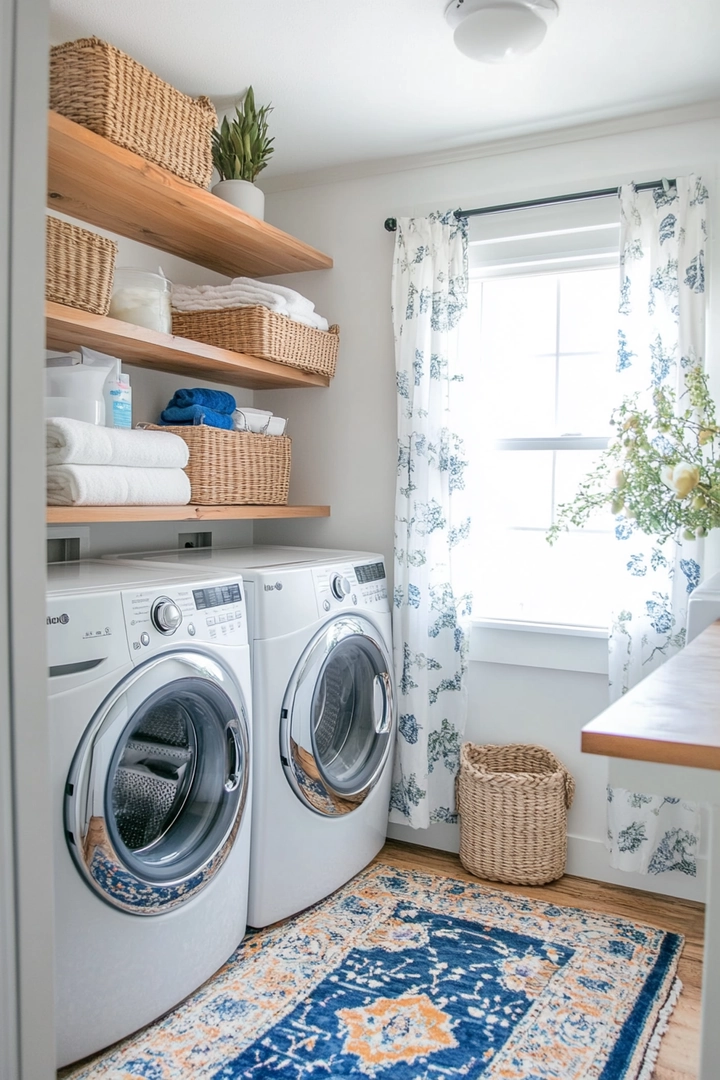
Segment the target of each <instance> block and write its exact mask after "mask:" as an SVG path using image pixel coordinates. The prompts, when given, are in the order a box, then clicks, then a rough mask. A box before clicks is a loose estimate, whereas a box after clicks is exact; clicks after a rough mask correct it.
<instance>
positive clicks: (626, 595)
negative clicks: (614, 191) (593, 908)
mask: <svg viewBox="0 0 720 1080" xmlns="http://www.w3.org/2000/svg"><path fill="white" fill-rule="evenodd" d="M620 202H621V236H620V271H621V272H620V303H619V322H618V356H617V371H618V379H617V398H618V401H620V399H622V398H624V397H627V396H628V395H630V394H634V393H638V394H639V395H640V399H641V401H642V398H643V396H645V397H647V395H649V394H650V393H651V389H650V388H651V387H653V386H670V387H672V388H673V389H674V390H675V392H676V394H677V400H678V407H679V408H681V409H683V410H684V409H685V408H686V402H685V401H684V400H683V397H682V395H683V394H684V392H685V375H686V373H687V371H688V370H689V369H690V368H691V367H694V366H695V365H700V366H701V367H702V366H703V364H704V355H705V262H706V258H707V250H708V192H707V188H706V187H705V185H704V184H703V182H702V180H701V179H700V177H697V176H689V177H682V178H679V179H678V180H677V181H675V182H674V183H673V184H672V185H668V187H667V189H665V188H664V187H659V188H653V189H650V190H647V191H637V190H636V189H635V187H634V186H633V185H632V184H630V185H628V186H626V187H623V188H622V190H621V193H620ZM615 535H616V537H617V540H618V544H617V568H616V573H615V596H614V600H615V604H614V611H613V617H612V625H611V633H610V697H611V700H616V699H617V698H618V697H620V696H621V695H622V694H624V693H626V692H627V691H628V690H629V689H630V688H631V687H632V686H634V685H635V684H636V683H638V682H640V680H641V679H643V678H644V677H645V676H646V675H648V674H649V673H650V672H651V671H652V670H653V669H654V668H656V667H659V665H660V664H662V663H663V662H664V661H665V660H667V659H668V658H669V657H670V656H672V655H673V654H674V653H676V652H677V651H678V650H679V649H681V648H682V647H683V645H684V644H685V627H686V622H687V604H688V598H689V596H690V594H691V593H692V591H693V589H694V588H695V586H696V585H697V584H698V582H699V581H700V577H701V574H702V541H687V540H685V541H682V540H680V539H679V538H678V540H677V541H676V540H674V539H673V540H670V541H668V542H667V543H666V544H663V545H660V544H658V543H656V542H654V541H653V539H652V538H651V537H648V536H646V535H645V534H644V533H641V532H640V531H639V530H636V529H633V527H632V524H631V523H629V522H628V521H627V520H626V519H619V520H618V523H617V527H616V530H615ZM611 794H612V793H611ZM645 797H646V796H642V795H641V796H633V798H636V799H637V798H640V799H643V798H645ZM657 802H658V805H661V806H662V810H661V811H660V812H659V813H658V814H657V815H655V814H654V811H653V812H652V821H651V820H650V818H649V817H648V815H647V814H644V816H643V815H641V814H639V813H638V815H637V820H636V826H637V827H636V828H635V829H634V836H635V837H636V838H637V839H638V840H639V843H637V844H636V845H635V846H633V847H628V846H627V845H625V842H624V840H623V839H622V835H626V836H627V835H629V833H628V829H630V828H631V826H633V821H632V820H630V818H629V817H628V814H626V813H624V812H623V815H621V818H622V820H620V818H618V813H619V809H618V808H619V807H620V806H623V807H624V808H625V810H627V811H628V812H631V811H632V810H633V809H635V810H639V807H633V805H631V804H629V803H627V800H626V799H625V797H624V796H621V797H620V798H619V800H618V804H617V806H615V808H614V809H613V811H612V813H611V814H610V815H609V816H610V821H609V829H608V846H609V848H610V851H611V862H612V864H613V865H614V866H620V867H621V868H622V869H625V870H634V871H638V872H648V871H649V872H652V873H656V872H659V870H665V869H675V870H678V869H679V870H682V872H683V873H687V874H693V875H694V874H695V872H696V856H697V842H698V831H699V830H698V829H697V828H695V827H694V826H693V828H692V829H689V828H687V820H686V816H687V812H688V811H686V810H685V808H684V805H683V804H681V803H679V802H675V803H670V802H668V800H665V801H664V802H663V800H662V798H659V799H658V800H657ZM626 803H627V805H626ZM610 806H611V807H612V806H614V804H612V803H611V804H610ZM691 812H694V809H693V811H691ZM630 816H632V815H630ZM659 823H662V828H659ZM650 824H652V826H653V827H652V828H649V827H648V826H649V825H650ZM680 832H682V833H683V835H685V836H686V837H687V836H692V842H690V840H687V841H686V842H685V846H684V849H683V857H682V859H679V860H674V861H673V860H663V859H661V858H660V856H659V855H658V852H660V851H661V849H662V850H664V848H665V847H667V845H668V844H669V843H671V841H672V837H673V836H674V835H677V834H679V833H680ZM641 838H642V839H641ZM661 862H662V863H663V865H662V866H661V865H660V863H661ZM671 862H672V863H673V864H672V865H670V863H671ZM665 863H667V865H665ZM651 867H653V868H654V869H652V870H651V869H650V868H651ZM658 868H659V869H658Z"/></svg>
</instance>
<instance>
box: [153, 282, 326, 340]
mask: <svg viewBox="0 0 720 1080" xmlns="http://www.w3.org/2000/svg"><path fill="white" fill-rule="evenodd" d="M256 305H260V306H261V307H266V308H269V310H270V311H275V312H277V314H278V315H287V317H288V318H289V319H294V321H295V322H300V323H304V324H305V325H306V326H312V327H313V328H314V329H315V330H327V328H328V321H327V319H324V318H323V317H322V315H318V313H317V312H316V311H315V305H314V304H313V302H312V300H308V298H307V297H306V296H303V295H302V294H301V293H299V292H295V290H294V289H288V288H286V286H284V285H272V284H270V283H269V282H267V281H255V280H254V278H246V277H239V278H233V280H232V281H231V282H230V284H229V285H173V288H172V306H173V307H174V308H175V310H176V311H225V310H226V309H228V308H238V307H255V306H256Z"/></svg>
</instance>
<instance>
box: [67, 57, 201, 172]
mask: <svg viewBox="0 0 720 1080" xmlns="http://www.w3.org/2000/svg"><path fill="white" fill-rule="evenodd" d="M50 108H51V109H54V110H55V112H59V113H62V115H63V116H67V118H68V119H69V120H74V121H75V123H76V124H82V126H83V127H86V128H90V130H91V131H94V132H95V133H96V134H97V135H102V136H103V138H105V139H109V140H110V142H113V143H115V144H116V145H117V146H123V147H125V149H126V150H132V151H133V153H135V154H139V155H140V156H141V157H143V158H145V159H146V161H152V162H154V163H155V164H156V165H160V166H161V167H162V168H163V169H167V170H168V172H171V173H174V174H175V175H176V176H180V177H182V178H183V180H189V181H190V183H192V184H197V185H198V187H202V188H206V187H207V186H208V185H209V183H210V180H211V178H212V170H213V163H212V142H211V132H212V130H213V128H214V127H215V126H216V124H217V114H216V112H215V107H214V106H213V104H212V102H211V101H210V100H209V99H208V98H206V97H200V98H197V99H196V98H191V97H187V95H185V94H181V93H180V91H179V90H176V89H175V88H174V87H173V86H170V85H169V83H166V82H164V81H163V80H162V79H161V78H159V77H158V76H157V75H154V74H153V72H152V71H148V69H147V68H146V67H143V66H142V64H138V62H137V61H136V60H133V59H132V57H130V56H128V55H127V53H124V52H121V51H120V49H116V48H115V46H114V45H108V43H107V42H106V41H101V40H100V39H99V38H96V37H91V38H80V39H79V40H78V41H66V42H65V43H64V44H63V45H56V46H55V47H54V48H52V49H51V50H50Z"/></svg>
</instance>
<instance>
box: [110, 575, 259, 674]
mask: <svg viewBox="0 0 720 1080" xmlns="http://www.w3.org/2000/svg"><path fill="white" fill-rule="evenodd" d="M122 600H123V610H124V613H125V627H126V630H127V636H128V642H129V645H130V651H131V653H132V656H133V660H136V659H137V660H138V661H139V660H141V659H144V658H145V656H146V654H147V653H148V652H151V651H152V650H153V648H155V649H157V648H158V646H160V645H166V644H167V645H180V644H192V643H193V642H197V643H200V642H211V643H212V644H214V645H246V644H247V640H248V635H247V616H246V610H245V590H244V587H243V584H242V580H241V579H240V578H238V577H233V578H228V579H226V580H221V581H215V580H213V581H211V582H208V581H203V582H194V581H189V582H187V583H183V584H182V585H178V584H172V585H170V586H168V587H164V586H159V585H155V586H153V587H152V588H149V589H131V590H128V591H126V592H124V593H123V598H122Z"/></svg>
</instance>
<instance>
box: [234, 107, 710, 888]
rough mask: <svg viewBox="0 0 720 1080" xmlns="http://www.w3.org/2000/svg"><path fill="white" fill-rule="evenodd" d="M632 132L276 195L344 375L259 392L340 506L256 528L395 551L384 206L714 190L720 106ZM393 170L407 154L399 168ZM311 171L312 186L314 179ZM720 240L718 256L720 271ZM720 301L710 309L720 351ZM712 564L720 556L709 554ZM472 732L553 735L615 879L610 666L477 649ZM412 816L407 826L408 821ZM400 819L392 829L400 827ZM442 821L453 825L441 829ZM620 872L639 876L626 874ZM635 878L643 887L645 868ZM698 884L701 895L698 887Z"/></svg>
mask: <svg viewBox="0 0 720 1080" xmlns="http://www.w3.org/2000/svg"><path fill="white" fill-rule="evenodd" d="M653 124H654V125H655V126H648V127H647V128H646V129H644V130H636V131H628V130H625V131H620V132H617V133H615V134H603V135H596V134H593V133H592V131H590V130H589V134H588V137H587V138H585V139H582V138H578V133H577V131H575V132H574V133H573V141H572V142H567V143H563V142H562V141H558V142H556V143H554V144H549V145H541V146H533V147H530V148H527V147H525V148H520V149H513V148H512V146H509V147H506V148H505V149H504V151H503V152H502V153H497V154H495V155H490V156H488V155H487V154H486V153H484V154H483V156H478V157H476V158H475V159H468V158H467V156H465V157H464V158H463V160H458V161H454V162H453V161H450V162H446V163H442V164H437V163H436V164H431V165H428V166H427V167H417V166H418V162H417V161H414V162H413V163H412V164H413V166H414V167H413V168H406V169H405V170H401V171H394V172H389V173H386V174H379V175H372V176H367V177H364V178H347V177H344V178H342V179H331V180H330V181H328V182H322V179H318V182H317V183H315V184H313V185H312V186H297V187H295V188H292V187H290V184H289V183H288V182H286V186H287V189H286V190H282V191H276V192H274V193H270V194H269V195H268V201H267V217H268V220H270V221H271V222H272V223H273V224H275V225H278V226H279V227H280V228H283V229H286V230H287V231H288V232H291V233H293V232H296V233H300V234H301V235H303V236H304V237H306V238H307V239H308V240H309V241H310V242H311V243H313V244H315V245H316V246H317V247H319V248H321V249H323V250H326V251H328V252H329V253H330V254H331V255H332V256H333V257H334V259H335V268H334V269H333V270H331V271H326V272H323V273H319V274H308V275H295V276H293V277H284V278H283V282H284V283H286V284H289V285H292V286H294V287H296V288H299V289H300V290H302V291H304V292H306V294H307V295H309V296H310V297H311V298H312V299H313V300H315V302H316V306H317V308H318V310H319V311H321V312H322V313H323V314H325V315H327V316H328V318H329V319H330V320H331V321H333V322H338V323H339V324H340V326H341V339H340V340H341V346H340V360H339V366H338V374H337V376H336V378H335V379H334V381H333V383H332V384H331V386H330V388H329V389H328V390H326V391H316V392H312V393H308V392H307V391H297V390H286V391H279V392H274V393H272V394H271V395H269V394H267V393H265V392H258V393H256V395H255V399H256V402H257V403H258V404H259V405H261V406H262V405H267V406H268V407H271V408H273V409H274V410H275V411H276V412H280V413H282V414H283V415H288V416H289V417H290V424H291V426H290V434H291V435H292V436H293V438H294V443H293V474H292V482H291V499H292V500H293V501H299V502H329V503H330V504H331V514H332V516H331V517H330V518H329V519H324V520H322V519H321V520H308V521H298V522H290V523H283V524H282V525H281V526H280V525H279V524H278V523H275V522H262V523H257V524H256V525H255V530H254V536H255V540H256V542H270V541H276V542H280V541H284V542H286V543H288V542H289V543H302V544H320V545H330V544H331V545H337V546H339V547H354V548H367V549H370V550H377V551H381V552H383V553H384V555H385V557H386V559H388V560H389V561H390V562H391V561H392V545H393V505H394V489H395V460H396V436H395V431H396V428H395V392H394V360H393V346H392V331H391V323H390V309H389V296H390V274H391V263H392V252H393V237H392V235H390V234H388V233H387V232H385V230H384V229H383V221H384V219H385V218H386V217H388V216H394V217H398V216H404V215H406V214H416V213H426V212H428V211H430V210H437V209H448V208H451V207H458V206H464V207H473V206H483V205H494V204H498V203H506V202H511V201H515V200H524V199H532V198H540V197H543V196H546V195H556V194H560V193H564V192H572V191H583V190H588V189H593V188H597V187H610V186H615V185H618V184H620V183H623V182H626V181H628V180H636V181H642V180H648V179H657V178H658V177H661V176H668V177H674V176H678V175H684V174H686V173H688V172H692V171H695V172H700V173H701V174H702V175H703V177H704V179H705V181H706V183H707V184H708V186H709V187H710V189H711V193H712V194H713V196H714V197H717V195H716V193H717V175H718V168H719V167H720V119H718V118H717V117H711V118H709V119H707V118H705V119H697V120H690V121H684V122H682V123H668V124H666V125H665V126H662V125H658V123H657V118H655V119H654V120H653ZM395 167H396V169H397V166H395ZM300 183H302V184H305V185H306V184H307V181H306V180H301V181H300ZM719 261H720V252H716V253H715V268H714V273H715V280H716V281H718V280H720V278H718V262H719ZM718 315H719V312H718V303H717V302H716V303H715V305H714V310H713V312H712V313H711V333H712V334H713V335H714V339H713V340H714V342H715V344H713V347H712V351H711V355H710V356H709V358H708V363H709V368H710V370H711V373H714V374H715V376H716V384H717V372H718V368H719V367H720V357H719V356H718V352H717V344H716V343H717V326H718V325H719V324H720V318H719V317H718ZM710 555H711V558H710V565H709V567H708V572H711V571H712V570H713V569H714V568H715V567H717V566H718V565H720V558H718V553H717V548H715V549H714V550H711V552H710ZM470 690H471V705H470V716H471V720H470V724H469V727H468V736H469V737H470V738H473V739H475V738H477V739H482V740H483V741H488V742H492V741H498V742H500V741H507V740H508V739H510V738H513V739H518V740H519V741H522V740H533V741H537V742H541V743H546V744H547V745H548V746H551V747H552V748H553V749H554V750H556V751H557V753H558V754H559V755H560V756H561V757H562V758H563V760H564V761H566V762H567V764H568V765H569V766H570V768H571V769H572V770H573V771H574V772H575V774H576V776H577V778H578V781H579V785H578V787H579V791H578V801H577V806H576V808H575V809H574V811H573V813H572V815H571V822H570V828H571V861H570V868H571V870H572V869H575V870H577V871H578V872H580V871H582V872H584V873H592V874H593V875H594V876H598V877H603V878H606V879H608V880H613V879H618V878H617V875H614V874H611V872H610V871H609V870H607V868H606V858H605V856H604V852H603V850H602V846H601V845H602V842H603V839H604V834H605V810H604V797H605V796H604V789H605V777H606V763H605V762H604V760H603V759H598V758H594V759H588V758H586V757H582V756H581V755H580V753H579V731H580V728H581V727H582V725H583V724H584V723H586V722H587V721H588V720H589V719H591V718H592V717H593V716H594V715H596V714H597V713H598V712H599V711H601V710H602V708H603V707H604V706H605V705H606V702H607V696H606V690H605V679H604V677H602V676H598V675H597V674H591V673H585V672H567V671H562V672H558V671H555V670H551V669H548V670H539V669H534V670H530V671H528V670H525V669H523V668H520V667H509V666H507V665H506V666H500V665H496V664H494V663H486V662H474V663H473V664H472V665H471V676H470ZM397 828H400V827H397ZM393 831H395V830H393ZM441 831H442V830H441ZM408 834H409V838H412V839H414V840H415V841H416V842H419V843H429V844H436V845H442V846H452V845H453V843H454V842H455V838H454V837H453V836H452V835H451V836H450V837H449V838H448V836H447V835H444V836H441V835H439V834H438V830H437V829H436V830H434V831H433V832H432V833H429V832H428V833H427V834H425V835H422V834H417V833H413V834H410V831H409V830H405V832H404V834H403V835H406V836H408ZM621 880H623V881H624V882H626V883H630V882H629V879H628V877H627V875H624V876H622V878H621ZM633 884H637V885H646V884H647V879H638V880H637V881H633ZM651 886H652V888H654V889H657V888H662V887H663V886H664V887H665V888H667V890H668V891H673V892H674V891H676V889H679V890H680V891H683V884H681V885H677V883H675V884H673V883H671V882H670V881H669V875H665V876H664V877H663V879H662V880H661V881H657V880H653V881H652V882H651ZM697 895H701V893H700V892H698V893H697Z"/></svg>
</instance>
